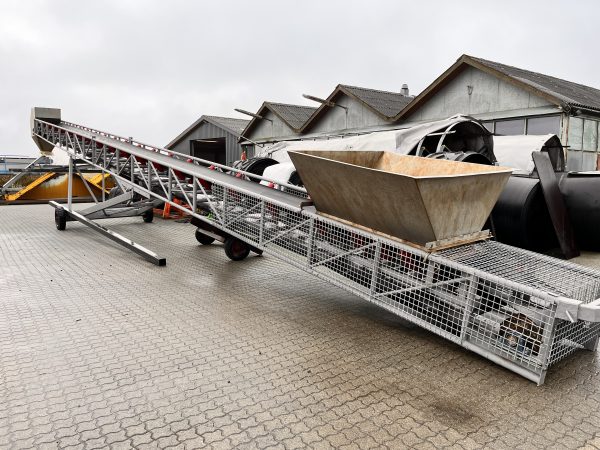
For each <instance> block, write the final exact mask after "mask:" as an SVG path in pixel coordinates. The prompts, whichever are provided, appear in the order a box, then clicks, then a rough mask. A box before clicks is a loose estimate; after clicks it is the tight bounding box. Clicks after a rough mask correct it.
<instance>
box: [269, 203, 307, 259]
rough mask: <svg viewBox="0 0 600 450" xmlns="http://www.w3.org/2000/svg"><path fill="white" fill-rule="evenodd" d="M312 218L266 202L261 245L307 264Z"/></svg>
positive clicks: (283, 256) (285, 257)
mask: <svg viewBox="0 0 600 450" xmlns="http://www.w3.org/2000/svg"><path fill="white" fill-rule="evenodd" d="M311 223H312V219H311V218H310V217H307V216H305V215H304V214H302V213H301V212H298V211H292V210H291V209H289V208H284V207H282V206H280V205H277V204H275V203H272V202H269V201H266V200H265V202H264V214H263V233H262V240H261V245H262V246H263V247H264V248H265V249H266V250H269V251H271V252H273V253H275V254H277V255H279V256H280V257H281V258H284V259H287V260H288V261H293V262H295V263H296V264H299V265H301V266H304V265H305V261H306V256H307V249H308V243H309V240H310V232H311Z"/></svg>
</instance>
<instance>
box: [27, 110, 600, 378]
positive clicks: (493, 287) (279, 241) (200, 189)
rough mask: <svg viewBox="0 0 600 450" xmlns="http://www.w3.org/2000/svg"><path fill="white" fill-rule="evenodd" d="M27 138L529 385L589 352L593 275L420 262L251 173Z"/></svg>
mask: <svg viewBox="0 0 600 450" xmlns="http://www.w3.org/2000/svg"><path fill="white" fill-rule="evenodd" d="M33 133H34V134H35V135H37V136H39V137H40V138H42V139H44V140H46V141H48V142H50V143H52V144H55V145H59V146H61V147H63V148H65V149H67V151H68V152H69V153H70V154H71V155H72V156H73V158H76V159H77V160H82V161H84V162H85V163H87V164H90V165H92V166H94V167H96V168H99V169H101V170H102V171H104V172H107V173H110V174H111V175H112V176H113V177H115V178H116V179H117V180H119V181H120V182H122V183H125V184H127V185H129V186H130V187H131V188H133V189H134V190H135V191H136V192H138V193H141V194H144V195H147V196H152V197H155V198H157V199H161V200H163V201H165V202H169V203H171V204H172V205H173V206H174V207H175V208H179V209H183V210H185V211H186V212H187V213H189V214H191V215H193V216H194V217H196V218H198V219H200V220H202V221H204V222H206V223H208V224H210V225H212V226H214V227H217V228H219V229H221V230H223V231H225V232H226V233H228V234H229V235H232V236H235V237H237V238H239V239H242V240H243V241H245V242H247V243H249V244H251V245H252V246H254V247H255V248H257V249H260V250H263V251H264V252H266V253H270V254H272V255H275V256H277V257H278V258H280V259H282V260H284V261H285V262H288V263H290V264H293V265H294V266H296V267H299V268H301V269H302V270H305V271H307V272H309V273H311V274H313V275H315V276H317V277H319V278H321V279H323V280H326V281H328V282H330V283H333V284H335V285H337V286H340V287H341V288H343V289H345V290H347V291H349V292H352V293H354V294H356V295H358V296H360V297H362V298H364V299H366V300H368V301H370V302H372V303H374V304H376V305H378V306H380V307H382V308H384V309H386V310H388V311H391V312H393V313H394V314H396V315H398V316H400V317H402V318H404V319H406V320H408V321H410V322H412V323H415V324H417V325H420V326H421V327H423V328H426V329H427V330H429V331H431V332H433V333H435V334H438V335H440V336H442V337H444V338H446V339H448V340H450V341H452V342H454V343H456V344H459V345H461V346H463V347H465V348H467V349H469V350H471V351H473V352H475V353H478V354H480V355H483V356H485V357H486V358H488V359H490V360H492V361H494V362H496V363H497V364H500V365H502V366H504V367H506V368H508V369H510V370H512V371H514V372H516V373H518V374H520V375H522V376H524V377H526V378H528V379H530V380H532V381H534V382H536V383H538V384H541V383H543V381H544V378H545V374H546V371H547V369H548V367H549V366H550V365H551V364H553V363H555V362H556V361H559V360H560V359H562V358H564V357H566V356H567V355H569V354H570V353H572V352H573V351H575V350H577V349H580V348H587V349H595V348H596V345H597V342H598V337H599V336H600V324H599V323H598V322H600V301H599V300H598V298H599V297H600V273H599V272H596V271H593V270H590V269H586V268H583V267H580V266H577V265H575V264H571V263H568V262H564V261H560V260H557V259H554V258H550V257H546V256H543V255H540V254H537V253H533V252H529V251H525V250H521V249H518V248H514V247H510V246H507V245H503V244H500V243H498V242H493V241H486V242H479V243H475V244H467V245H462V246H459V247H456V248H453V249H450V250H443V251H438V252H434V253H427V252H424V251H422V250H420V249H417V248H413V247H411V246H408V245H405V244H403V243H400V242H397V241H395V240H391V239H388V238H386V237H382V236H380V235H378V234H373V233H369V232H367V231H364V230H362V229H359V228H356V227H352V226H350V225H347V224H344V223H342V222H338V221H336V220H333V219H330V218H326V217H323V216H321V215H319V214H317V212H316V211H315V210H314V208H312V207H310V206H307V204H308V202H307V201H306V193H305V191H304V190H303V189H299V188H297V187H294V186H283V187H282V189H283V190H284V191H285V192H282V191H281V190H273V189H268V188H266V187H265V186H261V185H259V184H258V183H254V182H251V181H248V180H247V178H248V177H252V175H250V174H246V173H244V172H240V171H237V170H235V169H232V168H228V167H225V166H219V165H214V163H210V162H207V161H203V160H200V159H197V158H191V157H189V156H188V155H181V154H173V153H172V152H169V151H167V150H165V149H161V148H157V147H152V146H148V145H145V144H142V143H138V142H135V141H133V140H132V139H130V138H129V139H128V138H123V137H119V136H115V135H111V134H109V133H103V132H100V131H97V130H92V129H89V128H86V127H82V126H79V125H75V124H72V123H68V122H61V124H60V125H55V124H51V123H48V122H44V121H42V120H38V119H36V120H35V122H34V129H33ZM209 164H213V165H214V166H216V167H215V168H216V169H217V170H210V169H209V168H207V167H206V166H207V165H209ZM220 170H221V171H220ZM223 171H228V172H230V173H231V174H226V173H224V172H223ZM236 175H237V176H236ZM255 178H261V177H255ZM204 181H207V182H209V183H210V184H211V190H210V191H209V190H208V189H207V188H206V187H205V185H206V183H204ZM175 197H177V198H179V199H182V200H183V203H184V205H183V206H182V205H180V204H178V203H174V201H173V200H174V198H175Z"/></svg>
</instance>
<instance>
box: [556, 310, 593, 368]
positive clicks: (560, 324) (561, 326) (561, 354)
mask: <svg viewBox="0 0 600 450" xmlns="http://www.w3.org/2000/svg"><path fill="white" fill-rule="evenodd" d="M598 336H600V323H592V322H585V321H578V322H575V323H571V322H568V321H566V320H557V325H556V331H555V333H554V339H553V341H552V348H551V350H550V356H549V361H548V364H554V363H555V362H557V361H560V360H561V359H563V358H566V357H567V356H569V355H570V354H571V353H573V352H575V351H576V350H579V349H582V348H585V347H586V346H588V345H589V346H595V344H596V342H597V340H598Z"/></svg>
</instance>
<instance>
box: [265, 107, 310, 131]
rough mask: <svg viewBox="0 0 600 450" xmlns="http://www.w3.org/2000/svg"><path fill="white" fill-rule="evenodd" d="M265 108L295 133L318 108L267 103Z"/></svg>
mask: <svg viewBox="0 0 600 450" xmlns="http://www.w3.org/2000/svg"><path fill="white" fill-rule="evenodd" d="M265 106H266V107H267V108H269V109H270V110H271V111H273V112H274V113H275V114H277V115H278V116H279V117H280V118H281V120H283V121H284V122H286V123H287V124H288V125H289V126H290V128H292V129H293V130H294V131H297V130H299V129H300V128H301V127H302V125H304V123H305V122H306V121H307V120H308V118H309V117H310V116H311V115H312V113H314V112H315V111H316V110H317V108H314V107H312V106H303V105H289V104H286V103H274V102H265Z"/></svg>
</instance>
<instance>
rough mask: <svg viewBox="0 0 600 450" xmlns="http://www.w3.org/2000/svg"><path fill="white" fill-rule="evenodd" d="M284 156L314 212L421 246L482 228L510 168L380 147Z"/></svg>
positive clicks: (294, 153) (307, 152) (306, 152)
mask: <svg viewBox="0 0 600 450" xmlns="http://www.w3.org/2000/svg"><path fill="white" fill-rule="evenodd" d="M290 158H291V159H292V161H293V163H294V165H295V166H296V169H297V170H298V173H299V175H300V177H301V178H302V181H303V183H304V185H305V187H306V189H307V191H308V193H309V195H310V197H311V199H312V200H313V201H314V204H315V207H316V209H317V210H318V211H320V212H324V213H327V214H330V215H332V216H336V217H339V218H341V219H344V220H349V221H351V222H354V223H357V224H360V225H363V226H366V227H369V228H373V229H374V230H377V231H380V232H383V233H386V234H389V235H391V236H395V237H398V238H400V239H404V240H407V241H411V242H415V243H417V244H420V245H425V244H427V243H429V242H435V241H439V240H442V239H448V238H453V237H456V236H462V235H467V234H472V233H475V232H478V231H481V229H482V227H483V225H484V223H485V221H486V219H487V217H488V216H489V214H490V211H491V210H492V208H493V206H494V204H495V202H496V200H497V198H498V196H499V195H500V192H501V191H502V189H503V188H504V185H505V184H506V181H507V180H508V178H509V176H510V174H511V169H508V168H505V167H494V166H484V165H479V164H469V163H462V162H455V161H446V160H435V159H427V158H419V157H415V156H406V155H398V154H394V153H389V152H381V151H373V152H369V151H355V152H344V151H301V152H290Z"/></svg>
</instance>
